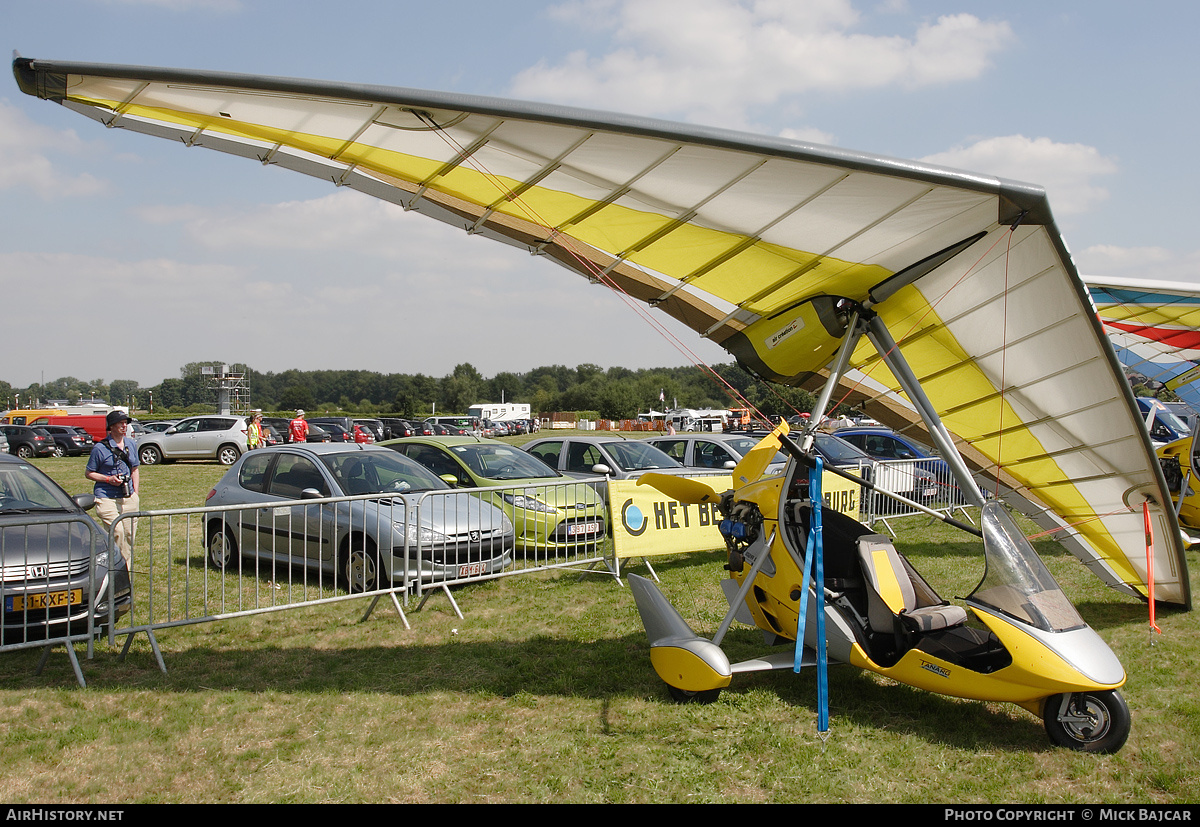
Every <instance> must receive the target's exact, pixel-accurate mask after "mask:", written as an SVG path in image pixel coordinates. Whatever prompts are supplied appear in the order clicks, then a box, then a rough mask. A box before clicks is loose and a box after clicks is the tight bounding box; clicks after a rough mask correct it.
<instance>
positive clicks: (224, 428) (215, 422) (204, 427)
mask: <svg viewBox="0 0 1200 827" xmlns="http://www.w3.org/2000/svg"><path fill="white" fill-rule="evenodd" d="M233 423H234V420H232V419H229V418H228V417H223V416H206V417H203V418H202V419H201V420H200V425H199V427H198V428H197V429H196V453H195V454H194V456H198V457H215V456H216V455H217V449H218V448H220V447H221V446H222V445H223V444H224V443H226V442H228V441H229V429H230V428H232V427H233ZM243 444H244V440H243Z"/></svg>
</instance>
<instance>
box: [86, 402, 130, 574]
mask: <svg viewBox="0 0 1200 827" xmlns="http://www.w3.org/2000/svg"><path fill="white" fill-rule="evenodd" d="M105 425H107V427H108V436H107V437H105V438H104V439H102V440H100V441H99V442H97V443H96V444H95V445H94V446H92V454H91V456H89V457H88V462H87V471H86V472H85V474H84V476H86V477H87V478H88V479H89V480H91V481H92V482H94V483H95V486H94V487H93V489H92V493H93V494H94V495H95V497H96V516H97V517H99V518H100V522H102V523H104V527H105V528H108V529H110V530H111V529H112V525H113V523H114V522H115V523H117V528H116V531H114V532H113V539H114V540H115V541H116V545H117V549H118V550H119V551H120V552H121V556H123V557H124V558H125V563H126V565H127V566H131V565H132V560H131V556H132V553H133V529H134V525H133V520H120V521H119V522H118V518H119V517H120V516H121V515H122V514H126V513H131V512H134V511H137V510H138V465H139V462H138V456H137V445H136V444H135V443H134V441H133V440H132V439H130V438H128V436H127V435H128V432H129V414H127V413H125V411H112V412H111V413H109V415H108V418H107V419H106V420H105Z"/></svg>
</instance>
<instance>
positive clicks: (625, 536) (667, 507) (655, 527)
mask: <svg viewBox="0 0 1200 827" xmlns="http://www.w3.org/2000/svg"><path fill="white" fill-rule="evenodd" d="M701 479H703V480H704V482H705V483H707V484H708V485H710V486H712V488H713V490H714V491H718V492H721V491H728V490H729V489H730V488H732V487H733V477H732V476H712V477H708V476H706V477H702V478H701ZM859 492H860V488H859V486H858V485H857V484H855V483H853V482H850V481H849V480H846V479H843V478H841V477H839V476H835V475H834V474H829V473H826V474H823V475H822V478H821V494H822V500H823V501H824V503H825V507H826V508H832V509H835V510H837V511H840V512H842V513H843V514H846V515H848V516H850V517H854V518H855V519H858V510H859V499H860V494H859ZM608 503H609V508H610V509H611V513H612V515H613V519H612V526H613V552H614V554H615V555H616V557H617V559H628V558H630V557H651V556H656V555H663V554H683V553H686V552H692V551H716V550H718V549H723V548H724V547H725V540H724V539H723V538H722V537H721V532H720V528H719V526H720V524H721V513H720V512H719V511H717V506H716V503H701V504H699V505H697V504H695V503H681V502H679V501H678V500H672V499H671V498H670V497H668V496H667V495H666V494H663V493H662V492H661V491H658V490H657V489H655V488H652V487H650V486H648V485H638V484H637V480H609V482H608ZM771 516H774V515H771Z"/></svg>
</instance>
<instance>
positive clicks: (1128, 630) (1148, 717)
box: [0, 458, 1200, 804]
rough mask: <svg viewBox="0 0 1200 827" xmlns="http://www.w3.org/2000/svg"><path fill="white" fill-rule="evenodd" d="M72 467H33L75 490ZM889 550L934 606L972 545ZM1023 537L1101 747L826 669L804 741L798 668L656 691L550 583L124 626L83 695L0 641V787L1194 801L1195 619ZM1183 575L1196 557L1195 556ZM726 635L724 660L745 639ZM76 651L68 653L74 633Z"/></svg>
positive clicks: (598, 592)
mask: <svg viewBox="0 0 1200 827" xmlns="http://www.w3.org/2000/svg"><path fill="white" fill-rule="evenodd" d="M83 462H84V461H83V459H81V458H78V459H47V460H38V461H37V464H38V465H39V467H41V468H43V469H44V470H46V471H48V472H49V473H51V475H52V476H54V477H55V478H56V479H58V480H59V481H60V482H61V483H63V485H64V486H65V487H66V488H67V490H68V491H70V492H72V493H78V492H81V491H86V490H88V488H89V486H88V484H87V482H86V481H85V480H84V478H83ZM223 470H224V469H223V468H221V467H220V466H218V465H215V464H199V463H178V464H174V465H165V466H156V467H152V468H147V469H144V473H143V478H142V479H143V498H142V503H143V507H144V508H166V507H187V506H195V505H200V504H202V503H203V500H204V495H205V494H206V493H207V491H208V489H209V487H211V485H212V483H213V482H215V481H216V480H217V479H218V478H219V477H220V475H221V473H222V472H223ZM896 528H897V532H898V535H899V536H898V540H899V542H898V545H899V546H900V548H901V550H903V551H904V552H905V553H906V554H908V555H909V556H910V558H912V559H913V560H914V562H915V563H916V565H917V567H918V568H919V569H921V571H922V572H923V573H925V574H926V575H927V576H928V577H929V579H930V580H931V581H932V582H933V583H934V585H935V586H936V587H937V588H938V589H939V590H940V591H942V592H943V593H944V594H947V595H949V596H955V595H962V594H965V593H966V592H967V591H969V590H970V589H971V588H972V587H973V585H974V583H975V581H976V580H977V579H978V578H979V576H980V575H981V574H982V561H981V558H980V555H979V553H978V551H977V548H976V546H975V545H974V543H973V542H969V541H971V540H972V539H973V538H971V537H969V536H966V535H963V534H961V533H957V532H954V530H953V529H949V528H946V527H944V526H941V525H935V526H929V525H927V521H926V520H925V519H924V518H910V519H908V520H906V521H905V520H901V521H898V522H897V524H896ZM1038 550H1039V552H1040V553H1041V554H1042V555H1043V557H1044V558H1045V559H1046V561H1047V564H1048V565H1049V566H1050V568H1051V570H1052V571H1053V572H1054V574H1055V576H1056V577H1058V578H1059V579H1060V582H1061V583H1062V584H1063V586H1064V588H1065V589H1066V591H1067V593H1068V594H1069V595H1071V597H1072V598H1073V599H1074V600H1075V602H1076V604H1077V605H1078V607H1079V609H1080V611H1081V612H1082V614H1083V615H1084V617H1085V619H1087V620H1088V622H1089V623H1091V624H1092V625H1093V627H1095V628H1096V630H1097V631H1098V632H1099V633H1100V634H1101V636H1103V637H1104V638H1105V639H1106V640H1107V641H1108V642H1109V644H1110V645H1111V646H1112V647H1113V649H1114V650H1115V651H1116V653H1117V655H1118V657H1120V659H1121V661H1122V662H1123V664H1124V665H1125V668H1126V671H1127V672H1128V675H1129V679H1128V683H1127V685H1126V687H1125V689H1124V690H1123V692H1124V694H1125V697H1126V699H1127V701H1128V702H1129V705H1130V707H1131V709H1132V713H1133V733H1132V735H1131V736H1130V739H1129V742H1128V743H1127V745H1126V746H1125V748H1124V749H1123V750H1122V751H1121V752H1119V753H1118V754H1117V755H1113V756H1091V755H1082V754H1077V753H1073V752H1069V751H1065V750H1061V749H1056V748H1054V747H1052V746H1051V745H1050V742H1049V741H1048V739H1047V737H1046V735H1045V733H1044V731H1043V729H1042V725H1041V723H1040V721H1038V720H1037V719H1035V718H1034V717H1033V716H1031V715H1030V714H1028V713H1027V712H1025V711H1023V710H1020V709H1018V708H1016V707H1012V706H1007V705H1001V704H985V703H979V702H962V701H956V700H952V699H947V698H943V697H940V696H935V695H931V694H928V693H923V692H919V691H917V690H913V689H910V688H908V687H905V686H902V685H896V684H891V683H890V682H888V681H885V680H882V679H878V678H876V677H873V676H870V675H867V674H864V673H862V672H859V671H857V670H854V669H852V668H850V667H834V668H832V669H831V671H830V676H829V680H830V696H831V731H830V734H829V737H828V738H827V739H826V740H824V741H822V739H820V738H818V734H817V731H816V681H815V675H814V674H813V673H812V672H811V671H806V672H804V673H802V674H801V675H799V676H797V675H794V674H792V673H791V672H771V673H758V674H754V675H750V676H746V677H739V678H737V679H735V680H734V683H733V685H732V686H731V687H730V688H729V689H727V690H725V692H724V693H722V695H721V697H720V699H719V700H718V701H717V702H716V703H714V704H711V705H707V706H703V705H676V704H674V703H673V702H672V701H671V700H670V698H669V697H668V695H667V692H666V689H665V687H664V686H663V685H662V683H661V682H660V681H659V680H658V678H657V677H656V675H655V674H654V671H653V669H652V667H651V665H650V660H649V654H648V653H649V646H648V643H647V641H646V638H645V635H644V633H643V631H642V627H641V623H640V621H639V620H638V616H637V612H636V610H635V607H634V604H633V599H632V597H631V595H630V593H629V590H628V588H626V587H622V586H620V585H618V584H617V583H616V582H615V581H613V580H612V579H611V578H605V577H599V576H589V577H585V578H583V579H580V577H579V575H578V573H573V572H560V573H553V574H538V575H532V576H524V577H513V578H506V579H503V580H499V581H495V582H491V583H485V584H481V585H476V586H471V587H467V588H463V589H459V590H457V591H456V592H455V598H456V600H457V601H458V602H459V604H460V605H461V607H462V609H463V612H464V613H465V615H466V617H465V619H459V618H458V617H456V616H455V615H454V613H453V612H452V610H451V608H450V606H449V603H448V601H447V600H445V598H443V597H434V598H432V599H431V600H430V602H429V603H428V604H427V605H426V606H425V608H424V609H423V610H422V611H421V612H419V613H410V615H409V618H410V621H411V623H412V627H413V628H412V629H411V630H405V628H404V626H403V624H402V623H401V622H400V619H399V617H397V616H396V614H395V613H394V612H393V611H386V610H383V609H382V608H379V609H377V610H376V611H375V612H374V614H372V615H371V617H370V618H369V619H368V620H367V621H365V622H360V617H361V616H362V613H363V610H364V609H365V603H363V602H360V601H351V602H343V603H336V604H330V605H325V606H321V607H317V608H310V609H302V610H297V611H289V612H281V613H274V614H268V615H264V616H259V617H254V618H246V619H239V620H232V621H224V622H219V623H209V624H202V625H196V626H186V627H179V628H174V629H166V630H163V631H161V632H160V634H159V636H158V639H159V643H160V645H161V647H162V649H163V655H164V658H165V660H166V664H167V668H168V673H167V674H165V675H164V674H163V673H162V672H160V671H159V669H158V667H157V664H156V662H155V660H154V657H153V654H152V652H151V650H150V647H149V645H148V643H147V640H146V638H145V637H144V636H141V637H139V638H138V639H136V640H135V642H134V645H133V649H132V651H131V652H130V654H129V657H128V658H127V659H126V660H124V661H123V662H122V661H120V660H119V659H118V657H117V655H118V651H119V649H118V650H112V649H109V648H108V647H107V645H106V644H104V643H101V644H100V645H99V646H98V647H97V654H96V657H95V658H94V659H93V660H91V661H83V668H84V672H85V674H86V676H87V680H88V688H87V689H80V688H79V687H78V686H77V684H76V682H75V678H74V675H73V673H72V671H71V668H70V664H69V661H68V659H67V657H66V656H65V655H64V654H63V653H62V652H61V651H59V652H58V653H55V654H54V655H52V656H51V658H50V660H49V662H48V664H47V666H46V669H45V670H44V671H43V673H42V674H41V675H40V676H36V675H35V674H34V671H35V669H36V667H37V663H38V660H39V658H40V656H41V653H40V651H38V650H26V651H18V652H12V653H7V654H4V655H2V656H0V750H2V751H3V755H4V759H3V768H4V769H3V771H2V773H0V801H5V802H9V803H12V804H17V803H26V802H40V803H50V802H77V803H84V802H88V803H136V802H159V803H165V802H231V803H232V802H238V803H243V802H278V803H284V802H286V803H299V802H305V803H306V802H496V803H500V802H555V803H567V802H570V803H575V802H578V803H587V802H614V803H618V802H620V803H640V802H655V803H669V802H679V803H684V802H695V803H699V802H723V803H734V802H747V803H750V802H755V803H757V802H776V803H785V802H847V803H852V802H888V803H905V802H912V803H930V802H937V803H941V802H945V803H951V802H953V803H1191V802H1197V801H1200V686H1198V684H1200V680H1198V677H1200V670H1198V669H1197V668H1196V664H1197V662H1198V661H1200V657H1198V655H1200V634H1198V632H1200V619H1198V613H1196V612H1192V613H1183V612H1175V611H1160V612H1159V615H1158V624H1159V626H1160V628H1161V629H1162V634H1161V635H1155V636H1153V637H1152V636H1151V634H1150V632H1149V629H1148V622H1147V609H1146V607H1145V606H1144V605H1142V604H1140V603H1137V602H1135V601H1132V600H1130V599H1128V598H1124V597H1122V596H1121V595H1118V594H1116V593H1115V592H1112V591H1111V590H1109V589H1107V588H1105V587H1104V586H1103V585H1102V584H1100V583H1099V581H1098V580H1096V579H1095V578H1094V577H1092V576H1091V575H1089V574H1087V573H1086V571H1085V570H1084V568H1083V566H1082V565H1080V564H1079V563H1078V561H1076V560H1075V559H1074V558H1073V557H1071V556H1070V555H1068V554H1066V553H1065V552H1064V551H1062V550H1061V549H1060V548H1059V547H1058V546H1057V545H1056V544H1054V543H1052V542H1048V541H1041V542H1039V543H1038ZM1188 557H1189V564H1190V565H1191V567H1192V570H1193V588H1195V585H1196V576H1195V572H1196V571H1197V570H1200V559H1198V555H1197V554H1196V553H1195V552H1189V555H1188ZM724 562H725V561H724V555H723V554H712V555H692V556H688V557H676V558H666V559H662V560H657V561H655V563H654V566H655V569H656V571H657V572H658V575H659V577H660V578H661V579H662V589H663V591H664V593H665V594H666V595H667V597H668V598H670V599H671V600H672V601H673V602H674V603H675V605H676V606H677V607H678V608H679V610H680V612H682V613H683V614H684V616H685V617H687V618H688V620H689V622H691V623H692V625H693V626H694V627H695V628H696V629H697V631H699V632H700V633H702V634H711V632H712V631H713V630H714V629H715V628H716V626H717V624H718V623H719V622H720V620H721V617H722V616H723V614H724V610H725V604H724V600H723V597H722V596H721V592H720V589H719V587H718V582H719V580H720V579H722V578H723V577H724V576H725V574H726V573H725V572H724V571H723V570H722V565H723V564H724ZM760 644H761V636H760V635H759V634H758V633H757V632H756V631H754V630H751V629H745V628H741V629H737V630H735V631H733V632H731V633H730V635H729V637H728V638H727V646H726V648H727V650H728V651H729V652H730V655H731V659H740V658H742V657H748V656H750V655H752V654H755V653H757V652H760V651H761V648H762V647H761V645H760ZM79 651H80V653H81V655H80V656H81V658H82V656H83V655H82V651H83V650H82V647H80V650H79Z"/></svg>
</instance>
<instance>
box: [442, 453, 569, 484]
mask: <svg viewBox="0 0 1200 827" xmlns="http://www.w3.org/2000/svg"><path fill="white" fill-rule="evenodd" d="M451 450H452V451H453V452H454V454H455V456H457V457H458V458H459V459H460V460H462V461H463V462H464V463H466V465H467V467H468V468H470V469H471V470H472V471H474V472H475V473H476V474H478V475H479V476H481V477H486V478H487V479H490V480H522V479H556V478H558V477H560V476H562V475H561V474H559V473H558V472H557V471H554V470H553V469H551V468H550V467H549V466H547V465H546V463H544V462H542V461H541V460H539V459H536V458H535V457H533V456H532V455H531V454H527V453H525V452H524V451H521V450H519V449H517V448H513V447H511V446H508V445H455V446H454V447H453V448H451Z"/></svg>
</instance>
